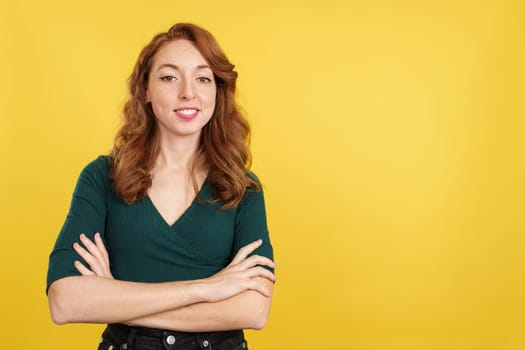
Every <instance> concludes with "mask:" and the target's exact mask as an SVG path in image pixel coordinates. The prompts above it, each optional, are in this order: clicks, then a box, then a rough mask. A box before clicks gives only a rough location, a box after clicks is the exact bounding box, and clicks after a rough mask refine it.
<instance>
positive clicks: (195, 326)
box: [126, 277, 273, 332]
mask: <svg viewBox="0 0 525 350" xmlns="http://www.w3.org/2000/svg"><path fill="white" fill-rule="evenodd" d="M257 279H258V280H259V282H260V283H261V284H263V285H265V286H266V288H268V290H270V291H271V290H272V289H273V283H272V282H271V281H269V280H267V279H265V278H260V277H258V278H257ZM270 305H271V298H268V297H264V296H263V295H261V294H260V293H257V292H253V291H246V292H243V293H241V294H239V295H236V296H234V297H232V298H229V299H227V300H222V301H219V302H214V303H196V304H193V305H189V306H185V307H182V308H179V309H175V310H170V311H167V312H162V313H158V314H153V315H149V316H145V317H142V318H137V319H134V320H131V321H128V322H126V323H127V324H129V325H133V326H141V327H151V328H161V329H173V330H178V331H185V332H209V331H223V330H232V329H247V328H250V329H262V328H263V327H264V326H265V325H266V322H267V320H268V315H269V312H270Z"/></svg>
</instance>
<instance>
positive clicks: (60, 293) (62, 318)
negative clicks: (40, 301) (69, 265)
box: [47, 281, 71, 325]
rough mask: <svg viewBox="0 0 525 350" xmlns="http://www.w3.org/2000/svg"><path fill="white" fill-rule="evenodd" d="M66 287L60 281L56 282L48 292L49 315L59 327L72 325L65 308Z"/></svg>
mask: <svg viewBox="0 0 525 350" xmlns="http://www.w3.org/2000/svg"><path fill="white" fill-rule="evenodd" d="M63 289H64V286H63V285H62V283H61V282H60V281H56V282H54V283H53V284H52V285H51V286H50V287H49V290H48V293H47V299H48V304H49V313H50V314H51V320H52V321H53V322H54V323H55V324H57V325H63V324H66V323H70V322H71V321H70V319H69V316H68V312H67V309H68V308H67V307H66V306H65V304H66V301H65V300H64V299H65V298H64V294H65V293H64V290H63Z"/></svg>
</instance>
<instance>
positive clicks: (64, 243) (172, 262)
mask: <svg viewBox="0 0 525 350" xmlns="http://www.w3.org/2000/svg"><path fill="white" fill-rule="evenodd" d="M108 174H109V163H108V161H107V158H106V157H104V156H99V157H98V158H97V159H96V160H94V161H92V162H91V163H89V164H88V165H87V166H86V167H85V168H84V170H82V172H81V174H80V176H79V179H78V182H77V185H76V188H75V191H74V193H73V199H72V201H71V207H70V209H69V214H68V215H67V218H66V221H65V223H64V226H63V227H62V230H61V231H60V234H59V236H58V238H57V241H56V243H55V247H54V248H53V251H52V252H51V255H50V257H49V269H48V274H47V288H49V286H50V285H51V283H52V282H54V281H56V280H58V279H60V278H62V277H66V276H78V275H80V273H79V272H78V271H77V270H76V269H75V267H74V266H73V262H74V261H75V260H80V261H82V262H84V261H83V260H82V259H81V258H80V257H79V256H78V255H77V254H76V253H75V251H74V250H73V248H72V245H73V243H74V242H79V235H80V234H81V233H85V234H86V235H87V236H88V237H89V238H91V239H93V236H94V234H95V233H96V232H100V234H101V236H102V239H103V240H104V242H105V245H106V248H107V250H108V253H109V257H110V265H111V272H112V273H113V276H114V277H115V278H116V279H119V280H124V281H135V282H167V281H184V280H193V279H199V278H205V277H209V276H211V275H213V274H215V273H216V272H218V271H220V270H221V269H222V268H224V267H225V266H226V265H228V264H229V263H230V261H231V260H232V259H233V257H234V256H235V253H236V252H237V251H238V250H239V249H240V248H241V247H243V246H244V245H246V244H248V243H250V242H253V241H255V240H257V239H259V238H261V239H262V240H263V244H262V245H261V247H259V248H258V249H257V250H256V251H255V252H254V254H258V255H263V256H266V257H268V258H270V259H272V260H273V249H272V246H271V243H270V239H269V236H268V229H267V225H266V213H265V208H264V197H263V193H262V190H261V191H257V192H256V191H250V190H248V191H246V193H245V195H244V198H243V199H242V201H241V203H240V204H239V205H238V206H237V207H236V208H232V209H228V210H223V211H220V210H219V207H220V206H221V205H222V204H223V203H221V202H218V203H209V201H205V200H209V199H212V198H213V188H212V186H211V184H209V183H208V181H207V180H206V181H205V182H204V184H203V185H202V188H201V190H200V192H199V196H197V197H200V198H201V199H203V200H204V201H203V200H200V199H195V200H194V201H193V203H192V204H191V205H190V207H189V208H188V209H186V211H185V212H184V213H183V214H182V216H181V217H180V218H179V219H178V220H177V221H176V222H175V223H174V224H173V225H171V226H170V225H168V223H167V222H166V221H165V220H164V219H163V218H162V216H161V215H160V214H159V212H158V211H157V209H156V208H155V206H154V205H153V203H152V202H151V199H150V198H149V196H145V197H144V198H142V199H141V200H139V201H138V202H136V203H134V204H126V203H125V202H124V201H123V200H121V199H120V198H119V197H118V196H117V195H116V193H115V192H114V190H113V185H112V181H111V180H110V179H109V177H108ZM85 265H86V266H88V265H87V264H85Z"/></svg>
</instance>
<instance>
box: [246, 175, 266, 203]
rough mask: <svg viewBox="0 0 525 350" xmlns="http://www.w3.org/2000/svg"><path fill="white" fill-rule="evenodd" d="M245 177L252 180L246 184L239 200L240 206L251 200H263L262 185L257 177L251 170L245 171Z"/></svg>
mask: <svg viewBox="0 0 525 350" xmlns="http://www.w3.org/2000/svg"><path fill="white" fill-rule="evenodd" d="M246 177H247V178H248V179H249V180H251V181H252V182H253V184H248V186H247V187H246V191H245V192H244V196H243V198H242V200H241V203H240V206H241V207H242V206H244V205H247V204H249V203H252V202H254V201H255V202H260V201H264V194H263V186H262V183H261V180H260V179H259V177H258V176H257V175H256V174H255V173H254V172H253V171H247V172H246Z"/></svg>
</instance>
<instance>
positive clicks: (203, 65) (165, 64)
mask: <svg viewBox="0 0 525 350" xmlns="http://www.w3.org/2000/svg"><path fill="white" fill-rule="evenodd" d="M162 68H173V69H175V70H180V68H179V66H177V65H175V64H171V63H163V64H161V65H160V66H159V68H157V71H159V70H161V69H162ZM195 68H196V69H205V68H207V69H211V68H210V66H208V65H207V64H201V65H198V66H197V67H195Z"/></svg>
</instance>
